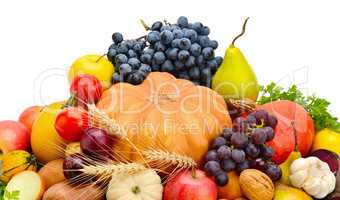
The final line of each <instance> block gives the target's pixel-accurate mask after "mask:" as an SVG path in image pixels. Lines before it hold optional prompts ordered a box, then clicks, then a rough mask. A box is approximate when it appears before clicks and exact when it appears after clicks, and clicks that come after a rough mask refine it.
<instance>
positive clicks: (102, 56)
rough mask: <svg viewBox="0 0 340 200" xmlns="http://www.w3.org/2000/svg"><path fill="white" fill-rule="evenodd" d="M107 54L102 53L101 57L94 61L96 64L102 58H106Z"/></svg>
mask: <svg viewBox="0 0 340 200" xmlns="http://www.w3.org/2000/svg"><path fill="white" fill-rule="evenodd" d="M106 55H107V54H106V53H104V54H103V55H101V56H100V57H99V58H98V59H97V60H96V63H97V62H99V61H100V60H101V59H102V58H104V56H106Z"/></svg>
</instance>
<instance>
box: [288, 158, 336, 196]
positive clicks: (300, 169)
mask: <svg viewBox="0 0 340 200" xmlns="http://www.w3.org/2000/svg"><path fill="white" fill-rule="evenodd" d="M290 173H291V175H290V176H289V179H290V182H291V184H292V185H293V186H295V187H297V188H303V189H304V190H305V191H306V192H307V193H308V194H310V195H311V196H314V197H315V198H318V199H321V198H324V197H326V196H327V195H328V194H329V193H331V192H332V191H333V190H334V189H335V183H336V179H335V176H334V174H333V173H332V172H331V170H330V168H329V166H328V164H327V163H325V162H323V161H321V160H320V159H319V158H317V157H313V156H312V157H308V158H299V159H296V160H295V161H294V162H293V163H292V164H291V166H290Z"/></svg>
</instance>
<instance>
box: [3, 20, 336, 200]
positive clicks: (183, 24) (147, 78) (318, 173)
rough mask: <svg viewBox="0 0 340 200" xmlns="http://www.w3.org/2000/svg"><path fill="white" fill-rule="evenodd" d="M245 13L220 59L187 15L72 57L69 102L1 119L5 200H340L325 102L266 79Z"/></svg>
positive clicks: (333, 136) (333, 126)
mask: <svg viewBox="0 0 340 200" xmlns="http://www.w3.org/2000/svg"><path fill="white" fill-rule="evenodd" d="M248 19H249V18H247V19H246V21H245V22H244V24H243V27H242V32H241V33H240V34H239V35H238V36H236V37H235V38H234V39H233V40H232V43H231V44H230V46H229V47H228V48H227V50H226V53H225V56H224V58H222V57H220V56H216V55H215V51H214V50H215V49H216V48H217V47H218V43H217V41H215V40H211V39H210V38H209V36H208V35H209V34H210V29H209V27H207V26H205V25H203V24H202V23H200V22H194V23H190V22H189V21H188V19H187V18H186V17H183V16H182V17H179V18H178V20H177V22H176V23H170V22H168V21H164V22H161V21H157V22H155V23H153V24H151V26H148V25H147V23H146V22H144V21H142V25H143V27H144V28H145V29H146V34H145V36H142V37H139V38H137V39H132V40H129V39H125V38H123V35H122V34H121V33H119V32H115V33H114V34H113V36H112V40H113V44H111V45H110V47H109V49H108V52H107V53H106V54H105V55H85V56H82V57H80V58H78V59H76V60H75V62H74V63H73V64H72V65H71V67H70V69H69V74H68V78H69V81H70V88H69V91H70V96H69V98H68V99H65V100H64V101H62V102H54V103H51V104H50V105H44V106H40V105H36V106H32V107H29V108H27V109H26V110H24V111H23V113H21V115H20V116H19V119H18V120H17V121H11V120H7V121H0V150H1V153H2V154H1V157H0V200H77V199H81V200H163V199H164V200H217V199H220V200H232V199H238V200H241V199H249V200H271V199H275V200H287V199H295V200H309V199H327V200H328V199H329V200H339V198H340V183H339V182H340V177H339V176H340V175H339V174H340V173H339V166H340V158H339V154H340V134H339V132H338V131H339V129H340V123H339V122H338V119H337V118H336V117H334V116H332V114H331V113H330V112H329V110H328V106H329V104H330V103H329V102H328V101H327V100H325V99H321V98H318V97H316V96H315V95H313V96H305V95H304V94H303V93H302V92H301V91H299V89H298V88H297V87H296V86H295V85H293V86H291V87H289V88H288V89H287V90H285V89H283V88H282V87H280V86H278V85H276V84H275V83H271V84H269V85H268V86H260V85H259V83H258V81H257V77H256V74H255V72H254V71H253V69H252V67H251V66H250V64H249V63H248V62H247V60H246V58H245V56H244V55H243V53H242V52H241V50H240V49H239V48H238V47H237V46H236V42H237V40H238V39H239V38H240V37H241V36H243V35H244V34H245V31H246V24H247V22H248Z"/></svg>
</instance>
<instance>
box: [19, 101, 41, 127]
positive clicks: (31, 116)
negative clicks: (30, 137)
mask: <svg viewBox="0 0 340 200" xmlns="http://www.w3.org/2000/svg"><path fill="white" fill-rule="evenodd" d="M41 110H42V107H41V106H31V107H28V108H26V109H25V110H24V111H23V112H22V113H21V114H20V116H19V122H21V123H22V124H24V125H25V126H26V127H27V128H28V130H29V131H30V132H31V130H32V126H33V123H34V121H35V120H36V119H37V117H38V116H39V114H40V111H41Z"/></svg>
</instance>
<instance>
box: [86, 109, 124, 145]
mask: <svg viewBox="0 0 340 200" xmlns="http://www.w3.org/2000/svg"><path fill="white" fill-rule="evenodd" d="M87 107H88V114H89V119H90V120H89V121H90V124H91V125H92V126H99V128H102V129H104V130H106V131H107V132H108V134H109V135H112V136H116V137H118V138H126V137H127V134H126V132H125V131H124V130H123V129H122V128H121V126H120V125H119V124H118V123H117V122H116V121H115V120H114V119H111V118H110V117H109V116H108V115H107V114H106V113H105V112H103V111H101V110H99V109H98V108H97V107H96V106H95V105H94V104H88V105H87Z"/></svg>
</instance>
